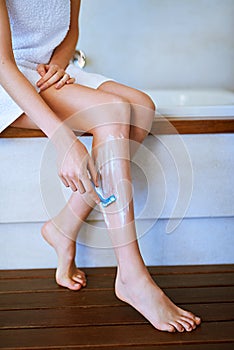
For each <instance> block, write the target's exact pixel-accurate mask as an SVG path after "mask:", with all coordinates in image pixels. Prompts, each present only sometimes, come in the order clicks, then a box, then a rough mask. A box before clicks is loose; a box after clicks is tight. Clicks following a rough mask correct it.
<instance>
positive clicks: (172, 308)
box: [14, 82, 201, 332]
mask: <svg viewBox="0 0 234 350" xmlns="http://www.w3.org/2000/svg"><path fill="white" fill-rule="evenodd" d="M106 84H113V83H110V82H109V83H106ZM103 85H105V84H103ZM107 87H108V85H107ZM111 87H112V88H113V85H112V86H111ZM68 88H69V92H68V93H66V90H68ZM78 89H79V96H80V101H82V106H81V107H80V106H79V105H76V107H75V108H76V110H78V109H80V108H83V109H84V108H85V105H84V104H85V101H87V103H89V104H90V101H91V98H92V101H93V103H94V104H95V103H98V101H100V103H102V102H103V103H104V100H105V99H107V101H109V99H111V101H116V96H117V95H115V96H113V92H112V94H110V93H108V94H107V93H104V94H103V92H101V91H96V92H95V93H93V92H91V91H88V90H87V89H85V90H84V95H83V91H82V90H83V89H82V88H81V87H79V88H78ZM78 89H76V88H75V89H74V88H72V87H64V88H63V89H61V90H60V91H59V93H58V92H55V90H52V89H47V90H46V91H45V92H43V93H42V94H41V95H42V96H43V98H44V100H45V101H46V103H47V104H48V105H49V106H50V108H51V109H52V110H54V111H55V113H56V114H57V115H59V117H60V118H62V119H63V120H64V118H66V116H69V115H72V114H73V113H74V111H73V110H71V108H74V102H73V106H72V103H71V101H72V100H73V101H74V100H75V99H74V95H73V94H75V93H76V90H77V92H78ZM86 96H87V97H86ZM118 96H119V95H118ZM143 96H144V95H143ZM61 97H62V98H61ZM138 98H139V96H138ZM58 101H59V102H58ZM76 101H77V100H76ZM128 101H129V99H128ZM119 102H120V100H119ZM122 102H123V104H126V101H124V100H122ZM115 113H116V115H115ZM118 113H121V114H122V115H124V114H125V113H129V112H128V111H127V109H126V108H125V107H123V112H121V111H118V112H115V111H114V112H113V115H114V118H116V117H117V115H118ZM131 113H132V115H134V113H133V112H131ZM107 114H108V115H107V116H105V115H104V116H103V114H102V116H101V118H102V119H101V120H98V121H96V122H95V124H96V123H100V124H99V125H101V123H102V120H104V121H106V119H105V118H108V117H109V118H111V117H112V116H111V115H110V114H109V111H108V112H107ZM95 117H97V114H95ZM23 118H24V120H25V118H27V117H26V116H23ZM23 118H22V119H23ZM82 120H85V122H87V125H79V127H80V128H82V129H83V130H87V129H90V126H91V125H90V123H91V120H92V118H90V119H89V120H88V121H87V120H86V119H84V118H82ZM129 120H130V118H129ZM20 123H21V122H20V118H19V119H18V121H17V122H16V123H15V124H14V125H15V126H21V127H23V126H27V125H25V124H24V123H21V124H20ZM91 124H92V123H91ZM149 124H150V123H149ZM96 125H97V124H96ZM96 125H93V129H92V130H91V131H92V133H93V135H94V139H95V145H98V144H99V143H101V140H103V138H105V135H108V134H109V132H110V130H108V126H106V127H105V126H104V127H102V128H101V129H102V130H101V132H100V128H97V127H96ZM74 129H76V126H74ZM136 129H137V127H136V126H135V130H136ZM139 129H141V128H139ZM146 129H147V128H146ZM112 131H113V130H112ZM115 132H116V133H117V134H118V133H119V132H120V130H118V128H117V130H115ZM122 134H126V138H127V137H129V135H131V137H132V138H133V139H134V135H133V134H131V132H130V130H129V129H127V127H124V128H123V129H122V130H121V135H122ZM146 134H147V133H146V132H145V133H144V135H143V134H142V140H143V139H144V137H145V135H146ZM136 138H137V140H138V141H139V139H140V137H139V134H137V137H136ZM119 168H121V169H124V170H123V177H124V178H128V177H129V169H128V165H127V163H126V161H125V163H123V164H122V166H121V167H119ZM81 198H82V195H81V194H79V193H74V194H73V195H72V196H71V198H70V201H69V204H68V205H67V206H66V207H65V208H64V209H63V210H62V212H61V213H60V214H59V215H58V216H57V217H56V218H54V219H53V220H52V221H50V222H47V223H46V224H45V225H44V227H43V229H42V232H43V236H44V238H45V239H46V240H47V242H49V243H50V244H51V245H52V246H53V247H54V249H55V250H56V252H57V254H58V257H59V263H58V270H57V273H56V278H57V282H58V283H59V284H60V285H62V286H65V287H68V288H69V289H72V290H78V289H80V288H81V286H85V284H86V280H85V277H84V275H83V276H81V279H80V277H77V275H81V272H80V270H78V269H75V268H74V256H75V239H76V236H77V232H78V230H79V228H80V225H81V224H82V221H83V220H84V219H85V218H86V216H87V214H88V213H89V211H90V210H91V209H92V206H90V205H87V202H86V201H83V203H82V205H80V204H81ZM113 205H114V204H113ZM71 208H72V210H71ZM78 208H79V210H78ZM77 211H78V212H77ZM80 211H81V212H83V213H85V215H84V214H83V215H82V214H81V212H80ZM107 215H108V213H107ZM65 217H66V220H64V218H65ZM72 217H73V219H71V218H72ZM108 220H109V223H110V222H113V226H114V225H115V223H116V220H118V218H117V219H116V218H114V217H113V215H111V214H109V219H108ZM133 221H134V214H133V210H131V211H130V214H129V218H128V225H130V226H128V225H126V227H127V226H128V228H126V229H124V228H122V229H121V232H120V231H119V232H118V235H116V232H114V231H113V230H112V229H111V227H110V235H111V239H112V242H113V246H114V248H115V253H116V257H117V261H118V272H117V276H116V283H115V292H116V295H117V297H118V298H119V299H121V300H122V301H125V302H127V303H128V304H130V305H132V306H133V307H134V308H135V309H136V310H138V311H139V312H140V313H142V314H143V315H144V316H145V317H146V318H147V319H148V320H149V321H150V322H151V323H152V324H153V326H154V327H155V328H157V329H159V330H163V331H168V332H175V331H178V332H183V331H192V330H193V329H195V328H196V326H197V325H199V324H200V322H201V321H200V318H199V317H196V316H195V315H193V314H192V313H190V312H188V311H185V310H182V309H180V308H178V307H177V306H176V305H175V304H173V303H172V301H171V300H170V299H169V298H168V297H167V296H166V295H165V294H164V293H163V292H162V290H161V289H160V288H159V287H158V286H157V285H156V284H155V283H154V281H153V280H152V278H151V276H150V275H149V273H148V271H147V269H146V267H145V265H144V263H143V260H142V258H141V255H140V252H139V247H138V243H137V240H136V236H135V227H134V225H131V223H132V222H133ZM110 225H112V224H110ZM58 227H59V228H60V231H61V232H63V233H64V232H65V237H64V236H63V234H61V232H59V230H58ZM129 227H130V229H129ZM68 237H69V238H68ZM116 237H118V241H116ZM121 237H122V238H121ZM119 239H120V240H121V244H119V243H120V242H119ZM64 247H65V248H64ZM67 257H68V259H67ZM68 260H69V261H68ZM139 286H141V287H140V288H139Z"/></svg>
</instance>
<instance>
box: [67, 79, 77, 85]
mask: <svg viewBox="0 0 234 350" xmlns="http://www.w3.org/2000/svg"><path fill="white" fill-rule="evenodd" d="M75 81H76V79H75V78H70V79H68V80H67V81H66V84H74V83H75Z"/></svg>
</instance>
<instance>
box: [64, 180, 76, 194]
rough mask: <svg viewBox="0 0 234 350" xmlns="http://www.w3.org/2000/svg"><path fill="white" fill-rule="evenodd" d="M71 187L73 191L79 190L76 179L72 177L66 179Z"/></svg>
mask: <svg viewBox="0 0 234 350" xmlns="http://www.w3.org/2000/svg"><path fill="white" fill-rule="evenodd" d="M66 181H67V183H68V185H69V187H70V189H71V190H72V191H73V192H76V191H77V190H78V187H77V186H76V184H75V183H74V181H72V180H70V179H66Z"/></svg>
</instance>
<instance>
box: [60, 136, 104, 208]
mask: <svg viewBox="0 0 234 350" xmlns="http://www.w3.org/2000/svg"><path fill="white" fill-rule="evenodd" d="M59 176H60V178H61V180H62V182H63V183H64V185H65V186H66V187H70V188H71V189H72V191H74V192H76V191H77V190H78V191H79V192H80V193H85V192H87V193H88V194H89V195H90V197H91V198H92V199H93V200H94V201H95V202H96V203H100V199H99V197H98V195H97V193H96V192H95V190H94V187H93V184H94V185H95V186H98V179H97V171H96V169H95V165H94V162H93V159H92V158H91V157H90V155H89V153H88V151H87V149H86V147H85V146H84V145H83V144H82V143H81V142H80V141H79V140H76V141H74V142H73V143H72V145H71V146H70V148H68V149H67V151H66V153H64V152H63V151H61V152H59ZM91 181H92V182H93V184H92V182H91Z"/></svg>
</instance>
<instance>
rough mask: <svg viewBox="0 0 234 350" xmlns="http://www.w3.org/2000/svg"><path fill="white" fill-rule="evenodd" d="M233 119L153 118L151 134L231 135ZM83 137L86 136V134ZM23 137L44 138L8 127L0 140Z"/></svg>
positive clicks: (27, 131) (32, 130)
mask: <svg viewBox="0 0 234 350" xmlns="http://www.w3.org/2000/svg"><path fill="white" fill-rule="evenodd" d="M233 132H234V119H225V118H220V117H213V118H212V119H209V118H206V117H203V118H202V119H196V118H192V117H186V116H181V117H179V116H177V117H170V116H168V117H163V118H155V120H154V122H153V125H152V128H151V132H150V133H151V134H153V135H161V134H177V133H179V134H204V133H205V134H210V133H233ZM85 135H88V134H87V133H86V134H85ZM23 137H45V134H44V133H43V132H42V131H41V130H35V129H23V128H16V127H11V126H9V127H8V128H7V129H5V130H4V131H3V132H2V133H0V138H23Z"/></svg>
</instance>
